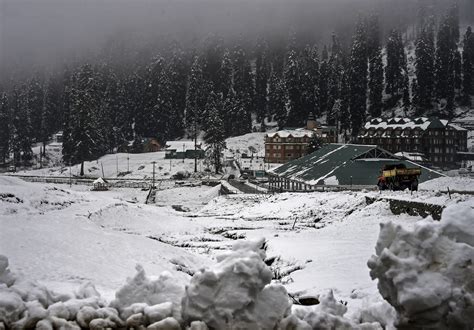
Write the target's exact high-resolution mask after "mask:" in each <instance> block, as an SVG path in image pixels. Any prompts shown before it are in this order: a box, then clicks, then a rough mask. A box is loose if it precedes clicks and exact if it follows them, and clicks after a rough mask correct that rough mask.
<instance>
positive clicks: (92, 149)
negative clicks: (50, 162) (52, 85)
mask: <svg viewBox="0 0 474 330" xmlns="http://www.w3.org/2000/svg"><path fill="white" fill-rule="evenodd" d="M95 78H96V73H95V72H94V69H93V68H92V66H91V65H89V64H84V65H83V66H81V67H80V68H79V70H78V72H76V73H75V78H74V85H73V86H71V92H70V98H71V106H70V109H71V110H70V115H69V126H70V139H71V146H72V148H71V149H72V150H71V154H70V157H69V159H70V162H71V163H73V164H79V163H80V164H81V172H80V175H81V176H83V175H84V162H85V161H90V160H93V159H95V158H97V157H99V156H100V150H101V146H100V138H99V135H98V131H97V126H96V125H95V124H96V123H94V114H95V113H97V108H98V106H99V104H100V103H99V101H100V100H99V98H100V95H98V89H97V86H96V82H95V80H94V79H95Z"/></svg>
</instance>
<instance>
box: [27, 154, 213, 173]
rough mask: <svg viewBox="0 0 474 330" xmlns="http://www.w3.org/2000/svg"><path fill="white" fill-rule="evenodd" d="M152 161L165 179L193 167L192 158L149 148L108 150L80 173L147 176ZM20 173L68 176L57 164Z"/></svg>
mask: <svg viewBox="0 0 474 330" xmlns="http://www.w3.org/2000/svg"><path fill="white" fill-rule="evenodd" d="M153 162H156V164H155V177H156V178H157V179H169V178H170V177H171V176H172V175H173V174H176V173H177V172H180V171H188V172H190V173H192V172H193V171H194V159H184V162H183V160H182V159H165V152H164V151H158V152H149V153H141V154H126V153H118V154H110V155H105V156H103V157H101V158H99V159H98V160H95V161H91V162H85V163H84V173H85V175H86V176H91V177H107V178H115V177H122V178H130V179H150V178H152V176H153ZM205 168H206V165H205V164H204V161H203V160H198V171H200V172H201V171H204V169H205ZM79 173H80V164H78V165H73V166H71V174H72V175H73V176H78V175H79ZM18 174H22V175H46V176H64V177H67V176H69V167H66V166H57V167H51V168H43V169H37V170H28V171H20V172H18Z"/></svg>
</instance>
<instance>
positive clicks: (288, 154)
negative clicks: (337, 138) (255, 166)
mask: <svg viewBox="0 0 474 330" xmlns="http://www.w3.org/2000/svg"><path fill="white" fill-rule="evenodd" d="M313 133H314V132H313V131H312V130H307V129H305V128H301V129H292V130H282V131H278V132H275V133H268V134H267V135H266V136H265V162H266V163H286V162H288V161H290V160H292V159H296V158H300V157H301V156H304V155H306V148H307V146H308V143H309V140H310V139H311V136H312V135H313Z"/></svg>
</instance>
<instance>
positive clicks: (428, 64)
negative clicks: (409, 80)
mask: <svg viewBox="0 0 474 330" xmlns="http://www.w3.org/2000/svg"><path fill="white" fill-rule="evenodd" d="M434 54H435V48H434V30H433V23H430V24H428V25H426V26H425V27H424V28H423V29H422V31H421V33H420V36H419V37H418V39H417V41H416V49H415V56H416V62H415V71H416V82H417V83H416V85H415V86H416V90H415V95H416V99H414V105H415V106H416V108H417V111H416V113H417V114H418V115H421V114H423V113H424V112H426V111H427V110H429V109H430V108H431V101H432V97H433V88H434Z"/></svg>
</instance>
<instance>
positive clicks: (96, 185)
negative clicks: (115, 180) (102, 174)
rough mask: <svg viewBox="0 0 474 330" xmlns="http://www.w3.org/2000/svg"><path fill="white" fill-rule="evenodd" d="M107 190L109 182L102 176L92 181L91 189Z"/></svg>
mask: <svg viewBox="0 0 474 330" xmlns="http://www.w3.org/2000/svg"><path fill="white" fill-rule="evenodd" d="M106 190H109V183H108V182H107V180H105V179H103V178H98V179H97V180H95V181H94V182H93V183H92V191H106Z"/></svg>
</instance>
